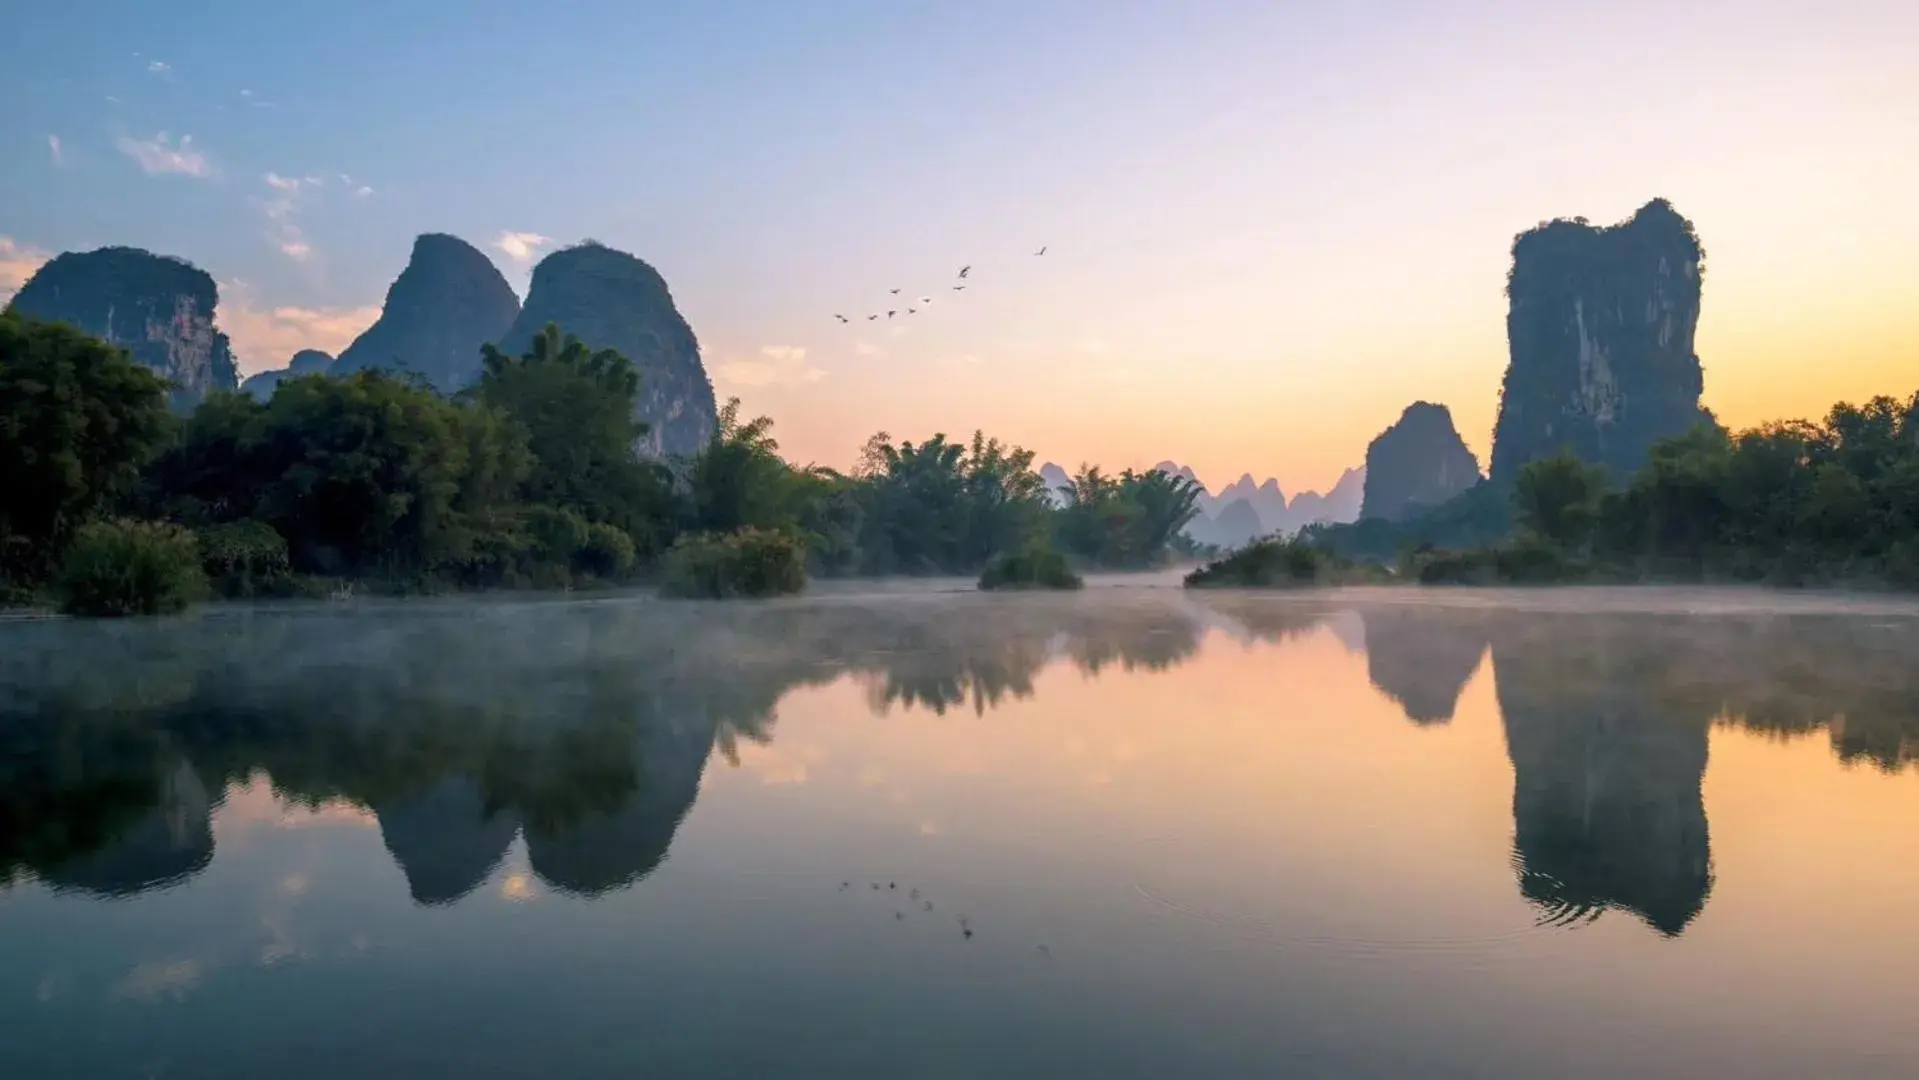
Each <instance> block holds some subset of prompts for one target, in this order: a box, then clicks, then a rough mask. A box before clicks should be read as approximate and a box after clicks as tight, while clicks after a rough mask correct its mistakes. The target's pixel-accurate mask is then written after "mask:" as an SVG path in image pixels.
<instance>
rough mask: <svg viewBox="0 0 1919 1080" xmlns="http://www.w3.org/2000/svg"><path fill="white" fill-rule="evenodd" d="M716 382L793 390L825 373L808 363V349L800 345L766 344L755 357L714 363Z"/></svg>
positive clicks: (814, 381) (744, 387)
mask: <svg viewBox="0 0 1919 1080" xmlns="http://www.w3.org/2000/svg"><path fill="white" fill-rule="evenodd" d="M713 375H714V379H715V381H716V382H719V383H722V384H724V385H726V386H727V387H729V388H738V389H755V390H760V389H766V388H769V387H778V388H780V389H783V390H791V389H794V388H796V387H800V386H805V385H806V384H807V383H816V382H819V381H820V380H821V379H823V378H825V377H826V372H824V371H821V370H820V369H819V368H817V367H814V366H813V365H812V364H809V363H807V362H806V349H805V348H804V347H802V346H799V345H765V346H762V347H761V348H760V351H759V353H758V354H757V355H755V356H742V357H729V358H727V359H725V360H722V361H720V362H719V363H718V364H716V365H714V368H713Z"/></svg>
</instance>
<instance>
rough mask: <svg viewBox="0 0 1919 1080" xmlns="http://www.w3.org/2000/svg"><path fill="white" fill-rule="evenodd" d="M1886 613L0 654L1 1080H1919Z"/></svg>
mask: <svg viewBox="0 0 1919 1080" xmlns="http://www.w3.org/2000/svg"><path fill="white" fill-rule="evenodd" d="M1915 854H1919V609H1915V608H1914V607H1912V606H1910V605H1904V604H1900V603H1896V602H1890V601H1872V602H1868V601H1863V600H1850V599H1846V598H1834V597H1820V596H1795V597H1777V596H1769V595H1767V594H1758V593H1748V592H1699V591H1687V592H1655V591H1649V590H1628V591H1604V590H1566V591H1540V592H1527V593H1501V592H1458V593H1452V592H1429V593H1420V594H1410V593H1408V594H1401V593H1395V592H1390V591H1382V590H1372V591H1366V592H1359V593H1349V594H1322V595H1316V596H1302V597H1289V596H1253V595H1235V594H1208V595H1202V596H1194V595H1190V594H1187V593H1184V592H1182V591H1180V590H1178V589H1168V588H1145V587H1130V586H1129V587H1117V588H1095V589H1089V590H1087V591H1086V592H1085V593H1084V594H1081V595H1077V596H1072V597H1064V598H1060V597H1030V596H1015V597H989V596H978V595H967V594H953V593H942V592H940V591H938V590H934V589H898V590H891V591H888V592H887V593H885V594H884V595H878V594H868V593H861V592H859V591H846V592H831V593H828V594H825V595H821V596H816V597H813V598H807V599H798V600H793V601H782V602H776V603H769V604H740V605H699V604H666V603H660V602H656V601H649V600H644V599H627V598H618V599H606V600H599V601H560V600H543V601H524V600H487V601H472V600H458V601H444V602H440V601H435V602H416V603H409V604H404V605H394V604H379V603H366V604H358V605H348V606H307V607H288V608H279V609H275V608H271V607H265V608H222V609H216V610H211V611H208V612H205V613H202V614H201V615H199V616H195V617H189V618H186V619H178V620H168V621H154V622H134V623H116V624H107V623H92V624H89V623H71V622H53V621H49V622H15V623H8V624H0V1076H6V1077H40V1076H84V1077H116V1076H129V1077H257V1076H274V1077H284V1078H304V1077H337V1076H342V1075H359V1076H367V1077H375V1076H439V1075H449V1076H633V1075H648V1076H746V1077H766V1076H795V1077H848V1076H886V1077H976V1076H985V1075H992V1076H1002V1077H1026V1076H1032V1077H1058V1076H1080V1075H1084V1076H1100V1077H1182V1078H1186V1077H1250V1076H1311V1077H1317V1076H1326V1077H1355V1076H1357V1077H1367V1076H1420V1077H1452V1076H1458V1077H1468V1076H1470V1077H1536V1076H1572V1077H1586V1076H1591V1077H1601V1076H1620V1075H1635V1076H1645V1077H1666V1076H1671V1077H1699V1076H1711V1075H1723V1076H1741V1077H1782V1078H1784V1077H1793V1078H1799V1077H1807V1076H1821V1077H1840V1078H1843V1077H1910V1076H1914V1075H1919V1023H1916V1022H1915V1020H1914V1018H1915V1017H1919V979H1915V977H1914V975H1915V970H1916V969H1919V920H1915V919H1914V915H1913V913H1914V912H1919V858H1915Z"/></svg>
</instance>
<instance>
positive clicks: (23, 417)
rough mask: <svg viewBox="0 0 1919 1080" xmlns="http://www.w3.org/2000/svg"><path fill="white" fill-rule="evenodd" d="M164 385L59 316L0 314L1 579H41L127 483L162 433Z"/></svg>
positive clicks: (164, 424)
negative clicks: (59, 320) (47, 319)
mask: <svg viewBox="0 0 1919 1080" xmlns="http://www.w3.org/2000/svg"><path fill="white" fill-rule="evenodd" d="M166 409H167V398H166V384H165V383H164V382H162V381H161V379H160V377H159V376H157V375H155V374H154V373H153V371H152V370H150V369H148V368H146V367H144V366H142V365H140V364H136V363H134V362H133V361H132V360H130V359H129V358H128V357H127V354H126V353H125V352H124V351H122V350H120V349H117V348H114V347H113V346H111V345H108V344H107V343H105V342H103V341H101V340H99V339H98V338H94V337H90V336H88V335H86V334H83V333H81V332H80V331H78V330H75V329H73V328H72V327H69V326H66V325H64V324H61V323H48V322H39V321H36V320H33V319H27V318H23V317H22V316H20V315H19V314H18V313H16V312H11V311H8V312H0V578H12V579H15V580H20V581H23V582H24V581H37V580H42V579H44V577H45V576H46V575H47V574H48V573H49V572H50V571H51V570H52V568H53V567H55V566H56V565H58V561H59V557H60V553H61V552H62V551H63V550H64V548H65V546H66V544H67V542H68V541H69V540H70V539H71V537H72V536H73V534H74V532H75V531H76V530H77V529H78V528H79V527H80V526H81V525H82V524H84V523H85V522H86V521H87V520H88V519H89V518H90V517H92V516H94V515H95V514H97V513H99V512H100V511H102V510H103V509H105V508H107V507H108V506H109V505H110V504H111V503H112V502H113V500H114V499H115V498H116V497H118V496H120V495H121V494H123V493H125V492H126V491H128V490H129V489H131V488H132V487H133V485H134V483H135V482H136V480H137V479H138V477H139V471H140V468H141V466H142V465H144V464H146V463H147V461H149V460H150V459H151V458H152V457H153V456H154V455H155V454H156V453H158V451H159V449H160V446H161V444H162V440H163V439H164V436H165V433H166V432H167V430H168V418H167V411H166Z"/></svg>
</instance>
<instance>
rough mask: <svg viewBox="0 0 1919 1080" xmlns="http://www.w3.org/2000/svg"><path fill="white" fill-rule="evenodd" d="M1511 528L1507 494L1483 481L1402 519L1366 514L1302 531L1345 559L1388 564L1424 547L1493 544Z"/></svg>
mask: <svg viewBox="0 0 1919 1080" xmlns="http://www.w3.org/2000/svg"><path fill="white" fill-rule="evenodd" d="M1512 527H1513V508H1512V501H1511V499H1510V497H1509V495H1508V493H1507V492H1506V491H1505V490H1504V489H1502V488H1500V487H1499V486H1497V485H1495V484H1493V483H1492V482H1490V481H1484V480H1482V481H1480V482H1479V483H1478V484H1476V485H1474V486H1473V487H1470V488H1468V489H1466V490H1465V491H1463V492H1461V493H1460V494H1458V495H1455V496H1453V497H1452V498H1451V499H1448V500H1446V501H1445V502H1443V503H1440V504H1439V505H1438V506H1436V507H1433V508H1432V509H1430V510H1427V511H1425V512H1423V513H1417V514H1414V515H1413V516H1411V517H1408V518H1406V519H1404V520H1402V521H1390V520H1387V519H1385V518H1363V519H1361V520H1359V521H1355V522H1351V523H1349V524H1344V525H1309V526H1307V527H1306V528H1305V529H1303V530H1301V535H1302V536H1303V537H1304V538H1305V539H1307V540H1310V541H1311V542H1312V543H1313V544H1315V545H1316V546H1319V547H1323V548H1326V549H1328V550H1330V551H1334V552H1337V553H1339V554H1340V555H1341V556H1342V557H1345V558H1348V559H1363V560H1367V561H1371V562H1380V563H1384V562H1390V561H1392V560H1393V559H1395V558H1399V557H1402V556H1404V555H1405V554H1406V553H1408V552H1411V551H1416V550H1418V549H1420V548H1460V549H1463V548H1474V547H1483V546H1485V545H1488V544H1494V543H1497V542H1499V540H1500V539H1501V538H1503V537H1505V536H1506V535H1507V534H1508V533H1510V532H1511V531H1512Z"/></svg>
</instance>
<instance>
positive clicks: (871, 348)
mask: <svg viewBox="0 0 1919 1080" xmlns="http://www.w3.org/2000/svg"><path fill="white" fill-rule="evenodd" d="M853 355H855V356H864V357H868V358H872V357H876V356H885V355H886V350H885V349H882V348H880V347H879V346H878V345H875V344H873V343H872V342H870V341H861V342H857V343H855V344H854V345H853Z"/></svg>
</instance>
